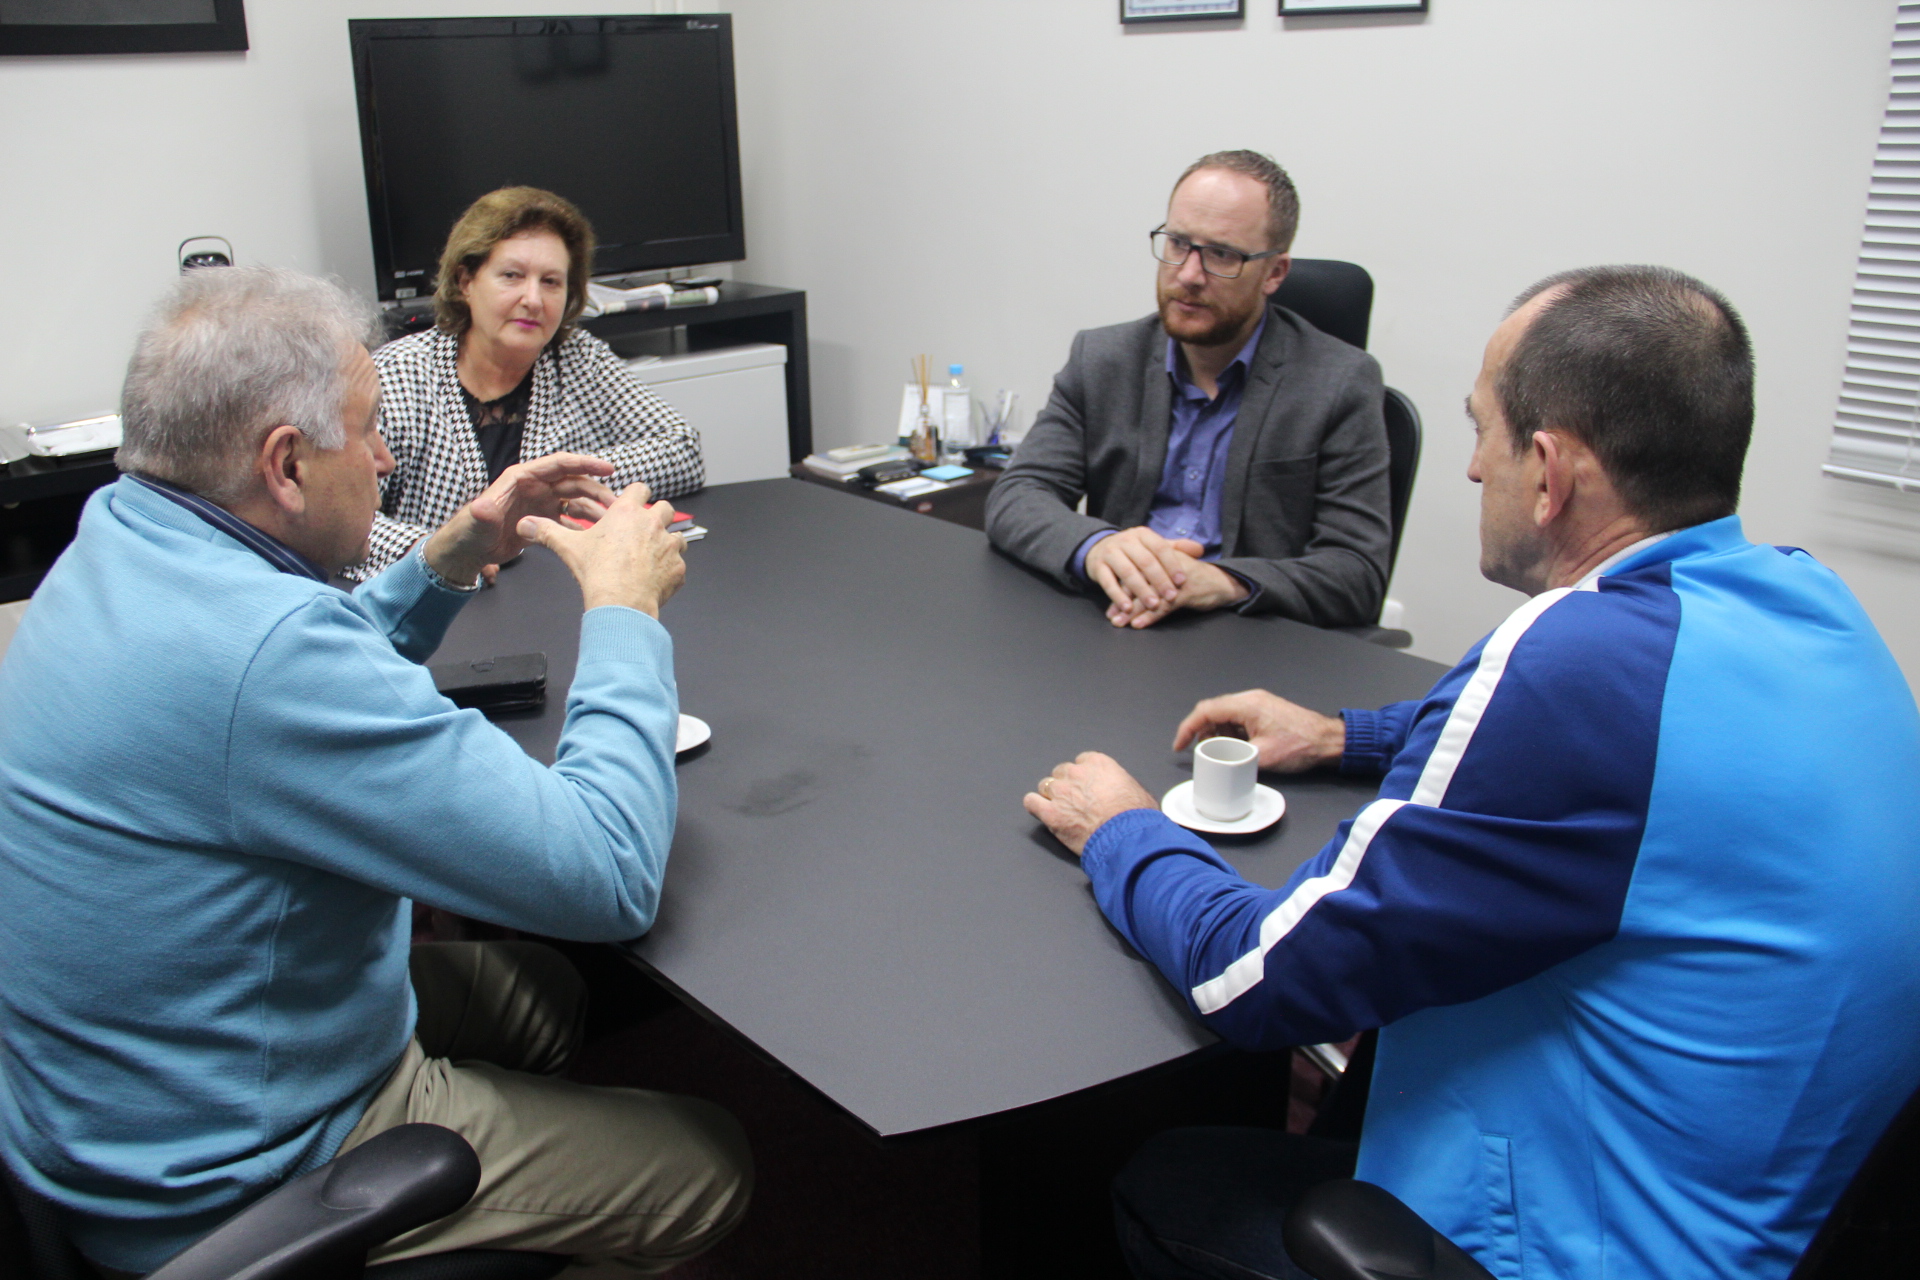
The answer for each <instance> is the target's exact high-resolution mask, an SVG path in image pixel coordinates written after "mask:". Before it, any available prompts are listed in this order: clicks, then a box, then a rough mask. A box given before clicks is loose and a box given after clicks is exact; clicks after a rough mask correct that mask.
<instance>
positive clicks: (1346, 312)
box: [1273, 258, 1373, 351]
mask: <svg viewBox="0 0 1920 1280" xmlns="http://www.w3.org/2000/svg"><path fill="white" fill-rule="evenodd" d="M1273 301H1274V302H1275V303H1277V304H1278V305H1280V306H1283V307H1285V308H1287V309H1288V310H1289V311H1292V312H1295V313H1297V314H1298V315H1299V316H1300V317H1301V318H1302V319H1304V320H1305V321H1306V322H1307V323H1308V324H1310V325H1312V326H1313V327H1314V328H1316V329H1318V330H1320V331H1321V332H1322V333H1330V334H1332V335H1333V336H1334V337H1336V338H1338V339H1340V340H1341V341H1342V342H1350V343H1352V344H1353V345H1354V346H1356V347H1359V348H1360V349H1361V350H1362V351H1364V350H1366V347H1367V325H1368V322H1369V321H1370V320H1372V318H1373V277H1372V276H1370V275H1368V274H1367V269H1366V268H1365V267H1362V266H1360V265H1358V264H1356V263H1352V262H1341V261H1339V260H1338V259H1335V258H1295V259H1294V260H1293V269H1292V270H1291V271H1289V272H1287V278H1286V279H1285V280H1282V281H1281V282H1280V287H1279V288H1278V289H1275V290H1274V291H1273Z"/></svg>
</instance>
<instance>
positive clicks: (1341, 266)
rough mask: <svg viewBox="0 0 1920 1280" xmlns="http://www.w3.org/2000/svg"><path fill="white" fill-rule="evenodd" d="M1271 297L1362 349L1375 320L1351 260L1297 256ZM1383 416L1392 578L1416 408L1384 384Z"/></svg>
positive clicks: (1409, 484)
mask: <svg viewBox="0 0 1920 1280" xmlns="http://www.w3.org/2000/svg"><path fill="white" fill-rule="evenodd" d="M1273 301H1274V302H1275V303H1277V304H1278V305H1280V306H1283V307H1286V308H1288V309H1289V310H1291V311H1293V312H1295V313H1296V314H1298V315H1299V316H1300V318H1301V319H1303V320H1305V321H1306V322H1307V323H1308V324H1311V325H1312V326H1313V327H1314V328H1316V329H1318V330H1320V331H1321V332H1322V333H1329V334H1332V335H1333V336H1334V337H1336V338H1338V339H1340V340H1341V341H1342V342H1350V343H1352V344H1353V345H1354V346H1356V347H1359V348H1360V349H1361V350H1363V351H1364V350H1365V349H1366V346H1367V329H1368V326H1369V325H1370V323H1371V322H1372V319H1373V277H1372V276H1370V275H1368V274H1367V269H1366V268H1365V267H1363V266H1360V265H1359V264H1358V263H1354V262H1341V261H1339V260H1337V259H1334V258H1295V259H1294V260H1293V269H1292V270H1290V271H1289V272H1287V278H1286V279H1285V280H1282V281H1281V282H1280V287H1279V288H1278V289H1275V290H1274V291H1273ZM1382 409H1383V411H1384V413H1385V415H1386V420H1387V514H1388V518H1389V521H1390V523H1391V525H1392V534H1391V537H1392V541H1391V542H1390V543H1389V546H1388V551H1387V578H1388V580H1389V581H1391V580H1392V578H1393V567H1394V564H1395V563H1396V562H1397V561H1398V560H1399V559H1400V534H1401V531H1402V530H1403V529H1405V528H1406V524H1407V504H1408V503H1409V502H1410V501H1412V499H1413V481H1414V477H1415V476H1416V475H1418V474H1419V471H1420V411H1419V410H1418V409H1416V408H1414V407H1413V401H1412V400H1411V399H1409V398H1408V397H1407V394H1406V392H1404V391H1399V390H1396V389H1394V388H1393V387H1388V388H1387V394H1386V403H1385V404H1384V405H1383V406H1382ZM1338 630H1341V631H1345V632H1346V633H1347V634H1348V635H1353V636H1358V637H1360V638H1361V639H1362V640H1371V641H1372V642H1373V643H1374V644H1378V645H1385V646H1386V647H1387V648H1389V649H1404V648H1406V647H1407V646H1408V645H1410V644H1412V643H1413V636H1412V635H1410V634H1408V633H1407V632H1405V631H1401V630H1399V629H1398V628H1395V627H1380V626H1358V627H1340V628H1338Z"/></svg>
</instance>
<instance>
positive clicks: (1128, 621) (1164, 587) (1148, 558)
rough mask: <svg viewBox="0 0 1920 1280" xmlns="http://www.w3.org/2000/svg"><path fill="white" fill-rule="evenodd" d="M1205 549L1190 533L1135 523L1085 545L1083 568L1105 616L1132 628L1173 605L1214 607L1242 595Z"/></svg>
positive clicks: (1236, 582) (1237, 582)
mask: <svg viewBox="0 0 1920 1280" xmlns="http://www.w3.org/2000/svg"><path fill="white" fill-rule="evenodd" d="M1205 553H1206V548H1205V547H1203V546H1201V545H1200V544H1199V543H1197V542H1195V541H1193V540H1192V539H1191V538H1175V539H1172V540H1168V539H1166V538H1163V537H1161V536H1160V535H1159V534H1157V533H1155V532H1154V531H1153V530H1152V529H1149V528H1147V527H1146V526H1145V525H1139V526H1136V527H1134V528H1132V529H1122V530H1120V531H1119V532H1118V533H1114V534H1110V535H1108V536H1107V537H1104V538H1102V539H1100V541H1098V542H1096V543H1094V544H1093V546H1091V547H1089V548H1088V549H1087V559H1086V564H1085V569H1086V574H1087V577H1088V579H1089V580H1090V581H1092V582H1093V583H1094V584H1095V585H1096V586H1098V587H1099V588H1100V589H1101V590H1102V591H1104V592H1106V593H1107V600H1108V602H1109V603H1108V605H1107V621H1109V622H1111V623H1112V624H1113V625H1114V626H1116V627H1133V628H1135V629H1136V630H1137V629H1139V628H1141V627H1150V626H1152V625H1153V624H1154V623H1156V622H1158V621H1160V619H1162V618H1164V617H1166V616H1167V615H1168V614H1170V613H1172V612H1173V611H1174V610H1175V609H1201V610H1205V609H1218V608H1221V607H1222V606H1224V605H1230V604H1238V603H1239V602H1240V601H1242V600H1245V599H1246V598H1247V588H1246V585H1245V584H1244V583H1242V582H1241V581H1240V579H1238V578H1236V577H1234V576H1233V575H1232V574H1230V573H1228V572H1227V571H1226V570H1225V569H1222V568H1221V567H1220V566H1219V565H1217V564H1209V563H1207V562H1206V561H1205V560H1202V559H1201V558H1200V557H1201V556H1202V555H1204V554H1205Z"/></svg>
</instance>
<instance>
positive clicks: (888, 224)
mask: <svg viewBox="0 0 1920 1280" xmlns="http://www.w3.org/2000/svg"><path fill="white" fill-rule="evenodd" d="M733 7H734V11H735V14H736V23H737V26H738V29H739V32H740V35H739V38H738V40H739V58H740V67H741V83H742V90H741V92H742V106H743V116H744V118H745V119H747V120H748V121H750V122H751V131H750V134H749V138H748V143H749V148H750V149H749V153H748V156H747V159H748V161H749V178H748V195H749V217H750V234H751V240H750V250H751V253H752V258H751V261H750V262H749V263H748V264H747V266H746V267H744V268H743V269H742V272H741V274H742V275H744V276H746V277H747V278H751V279H764V280H769V281H778V282H780V283H784V284H792V285H797V286H801V287H804V288H806V289H807V290H809V299H810V305H809V313H810V315H809V320H810V325H811V329H812V335H813V339H814V360H815V368H816V370H817V373H816V376H815V393H814V415H815V423H816V428H815V430H816V434H817V435H818V436H819V438H820V439H821V440H822V441H823V442H825V443H832V444H840V443H849V442H852V441H855V440H862V439H876V438H879V437H881V436H883V435H884V434H886V432H887V430H888V429H889V426H890V423H891V421H892V414H893V412H894V407H895V405H896V404H897V396H898V391H897V385H898V383H899V382H900V381H901V380H902V379H903V378H904V376H905V374H906V370H907V360H908V358H909V356H910V355H911V354H912V353H914V352H916V351H922V350H924V351H929V352H931V353H932V354H933V356H934V359H935V361H936V363H937V364H941V365H944V364H946V363H947V362H949V361H961V362H964V363H965V364H967V366H968V368H969V374H970V380H971V381H972V382H973V383H974V385H975V386H976V387H977V388H980V389H983V390H985V391H986V392H987V393H988V394H992V392H993V391H994V390H996V389H998V388H999V387H1003V386H1006V387H1014V388H1017V389H1018V390H1020V392H1021V393H1022V396H1023V398H1024V399H1025V401H1026V402H1027V403H1028V404H1029V405H1034V404H1036V403H1037V402H1038V401H1039V400H1040V399H1041V398H1043V397H1044V395H1045V393H1046V390H1047V387H1048V384H1049V380H1050V378H1051V375H1052V373H1053V371H1054V370H1055V369H1056V368H1057V367H1058V366H1059V363H1060V361H1061V360H1062V359H1063V358H1064V356H1065V353H1066V346H1067V340H1068V338H1069V336H1070V335H1071V333H1072V332H1073V331H1074V330H1075V329H1078V328H1081V327H1084V326H1088V325H1096V324H1106V323H1111V322H1114V321H1117V320H1121V319H1125V318H1128V317H1131V316H1135V315H1139V314H1143V313H1145V312H1146V311H1148V310H1150V309H1151V292H1150V290H1151V271H1150V266H1151V264H1150V262H1149V260H1148V257H1147V249H1146V233H1147V231H1148V230H1149V229H1150V228H1151V227H1153V226H1154V225H1155V223H1157V222H1158V221H1159V220H1160V216H1161V213H1162V210H1163V209H1164V207H1165V201H1166V194H1167V187H1168V186H1169V185H1170V183H1171V182H1172V180H1173V178H1174V177H1175V176H1176V175H1177V174H1178V173H1179V171H1180V169H1181V168H1182V167H1183V166H1184V165H1185V164H1186V163H1187V162H1188V161H1189V160H1191V159H1192V158H1194V157H1195V156H1197V155H1199V154H1201V153H1203V152H1205V151H1209V150H1213V149H1216V148H1223V147H1234V146H1249V147H1255V148H1258V149H1261V150H1265V151H1269V152H1271V153H1272V154H1274V155H1275V156H1277V157H1278V158H1280V160H1281V161H1282V163H1284V164H1285V165H1287V166H1288V168H1289V169H1290V170H1291V171H1292V173H1293V175H1294V177H1295V179H1296V181H1297V183H1298V184H1299V186H1300V189H1301V192H1302V198H1303V202H1304V206H1305V213H1304V217H1303V220H1302V225H1301V232H1300V238H1299V241H1298V243H1297V245H1296V252H1297V253H1299V254H1301V255H1303V256H1311V257H1333V258H1347V259H1351V260H1353V261H1357V262H1360V263H1362V264H1364V265H1365V266H1367V268H1368V269H1369V270H1370V271H1372V272H1373V274H1374V277H1375V280H1376V283H1377V286H1378V295H1377V299H1376V302H1375V309H1374V325H1373V337H1372V342H1371V346H1372V349H1373V351H1374V352H1375V354H1377V355H1378V356H1379V358H1380V360H1381V363H1382V365H1383V366H1384V367H1385V370H1386V374H1387V379H1388V381H1389V382H1390V383H1392V384H1394V385H1396V386H1398V387H1400V388H1402V389H1403V390H1405V391H1407V392H1408V393H1409V394H1410V395H1412V396H1413V398H1414V400H1415V402H1416V403H1417V404H1419V406H1420V407H1421V409H1422V412H1423V414H1424V416H1425V418H1426V424H1427V429H1428V436H1427V448H1426V454H1425V458H1424V460H1423V467H1422V473H1421V477H1420V482H1419V484H1418V486H1417V488H1416V490H1415V494H1414V500H1413V509H1412V513H1411V515H1410V518H1409V523H1408V533H1407V540H1406V544H1405V546H1404V548H1403V550H1402V552H1401V559H1400V566H1399V571H1398V574H1397V578H1396V581H1395V584H1394V590H1393V594H1394V595H1395V596H1396V597H1397V598H1399V599H1401V600H1403V601H1404V602H1405V603H1406V604H1407V606H1408V623H1409V625H1410V626H1411V628H1412V630H1413V632H1414V634H1415V637H1416V652H1420V653H1423V654H1426V655H1428V656H1432V657H1436V658H1443V659H1446V660H1451V659H1452V658H1453V657H1455V656H1457V655H1458V653H1459V652H1460V650H1461V649H1462V648H1463V647H1464V646H1466V645H1467V644H1468V643H1470V642H1471V641H1472V640H1473V639H1474V638H1475V637H1477V636H1478V635H1480V634H1481V633H1483V632H1484V631H1485V630H1486V629H1487V628H1489V627H1490V626H1492V625H1493V624H1494V623H1495V622H1497V621H1498V619H1499V618H1500V617H1502V616H1504V614H1505V613H1506V612H1507V611H1508V610H1509V609H1511V608H1512V606H1513V605H1514V604H1515V603H1516V602H1517V597H1516V596H1514V595H1513V594H1512V593H1511V592H1508V591H1506V590H1504V589H1501V588H1498V587H1494V586H1492V585H1490V584H1487V583H1485V582H1483V581H1481V580H1480V579H1479V577H1478V575H1477V573H1476V572H1475V567H1474V566H1475V556H1474V548H1475V542H1476V528H1477V524H1476V521H1477V492H1476V490H1475V489H1474V488H1473V486H1471V485H1469V484H1467V483H1466V481H1465V480H1464V478H1463V473H1464V470H1465V467H1466V461H1467V453H1468V430H1467V427H1466V424H1465V419H1464V417H1463V415H1462V414H1461V412H1460V409H1459V405H1460V402H1461V398H1462V397H1463V396H1464V394H1465V392H1466V390H1467V388H1468V386H1469V384H1470V383H1471V381H1472V377H1473V374H1474V371H1475V369H1476V368H1477V367H1478V363H1479V358H1480V349H1481V345H1482V343H1483V342H1484V340H1485V338H1486V336H1487V334H1488V332H1489V331H1490V330H1491V329H1492V327H1493V325H1494V324H1495V323H1496V322H1497V320H1498V318H1499V316H1500V313H1501V310H1502V308H1503V305H1504V303H1505V302H1506V300H1507V299H1509V298H1510V297H1511V296H1512V295H1513V294H1514V293H1516V292H1517V291H1519V290H1520V289H1521V288H1522V287H1523V286H1525V285H1527V284H1528V283H1530V282H1531V281H1532V280H1534V279H1537V278H1538V277H1540V276H1542V275H1545V274H1547V273H1548V272H1550V271H1554V270H1559V269H1561V268H1565V267H1570V266H1577V265H1585V264H1590V263H1596V262H1608V261H1640V262H1661V263H1668V264H1671V265H1674V266H1677V267H1680V268H1682V269H1683V270H1687V271H1690V272H1693V273H1695V274H1697V275H1699V276H1701V277H1703V278H1704V279H1706V280H1708V281H1710V282H1712V283H1714V284H1717V285H1719V286H1720V287H1721V288H1723V289H1725V290H1726V291H1727V292H1728V293H1729V294H1730V296H1731V297H1732V298H1733V299H1734V301H1735V303H1736V304H1737V305H1739V306H1740V307H1741V308H1742V309H1743V311H1744V312H1745V314H1746V316H1747V318H1748V321H1749V323H1750V324H1751V326H1752V328H1753V330H1754V334H1755V338H1756V343H1757V347H1758V354H1759V364H1760V415H1759V423H1758V428H1757V432H1756V439H1755V445H1754V450H1753V455H1752V461H1751V462H1750V464H1749V467H1748V473H1747V474H1748V479H1747V490H1746V502H1745V506H1744V512H1745V515H1746V517H1747V522H1748V525H1749V530H1750V533H1751V534H1752V535H1753V536H1755V537H1757V538H1765V539H1771V540H1774V541H1780V542H1787V543H1794V544H1798V545H1805V546H1807V547H1809V549H1812V550H1814V551H1815V552H1816V554H1820V555H1821V556H1822V557H1823V558H1826V559H1827V560H1828V561H1829V562H1830V563H1833V564H1835V565H1836V566H1837V567H1839V568H1840V569H1841V570H1842V571H1843V572H1844V573H1846V574H1847V576H1848V577H1849V579H1850V580H1851V581H1853V582H1854V584H1855V586H1856V589H1857V590H1859V591H1860V593H1861V594H1862V596H1863V597H1865V598H1866V600H1867V602H1868V605H1869V607H1870V608H1871V609H1872V610H1873V611H1874V613H1875V614H1876V616H1877V617H1878V618H1879V619H1880V621H1881V623H1882V625H1883V627H1884V628H1885V629H1886V630H1887V632H1888V634H1889V638H1890V639H1891V640H1892V641H1893V642H1894V643H1895V645H1896V647H1897V648H1898V650H1899V651H1900V652H1901V654H1902V657H1903V658H1904V660H1905V662H1906V664H1907V670H1908V673H1909V676H1910V678H1911V677H1912V676H1913V675H1915V674H1920V610H1916V609H1915V607H1914V606H1913V605H1912V604H1911V603H1910V601H1911V600H1912V598H1913V597H1914V595H1915V592H1914V587H1915V585H1916V565H1915V563H1914V562H1913V560H1912V559H1911V558H1910V557H1912V556H1913V555H1914V554H1915V550H1914V549H1915V548H1920V537H1914V536H1897V535H1896V536H1887V535H1886V532H1885V531H1884V530H1881V531H1880V534H1881V536H1879V538H1878V543H1879V545H1880V547H1881V550H1880V551H1879V552H1872V553H1870V552H1867V551H1863V550H1857V549H1856V548H1855V544H1856V543H1858V542H1860V541H1862V540H1863V539H1862V537H1860V536H1856V535H1858V534H1860V533H1861V529H1851V530H1850V529H1849V527H1848V526H1849V525H1850V524H1851V525H1861V526H1862V528H1878V526H1876V525H1873V524H1872V523H1871V522H1864V523H1863V522H1861V521H1858V520H1855V519H1853V518H1852V517H1850V516H1848V515H1847V514H1846V513H1847V512H1849V511H1853V510H1855V509H1857V508H1859V507H1861V506H1862V505H1863V504H1864V505H1865V506H1866V508H1867V509H1868V510H1869V511H1870V512H1871V513H1872V514H1873V515H1874V516H1876V517H1881V516H1886V515H1888V514H1892V515H1894V516H1896V517H1904V516H1905V515H1906V513H1907V512H1909V511H1910V510H1912V505H1913V504H1912V500H1911V499H1894V500H1893V501H1892V502H1890V503H1888V502H1880V501H1878V499H1879V497H1880V495H1872V494H1868V495H1861V494H1859V493H1856V492H1848V493H1840V492H1838V491H1839V490H1841V489H1843V488H1844V486H1842V485H1841V484H1840V482H1836V481H1828V480H1823V479H1821V478H1820V477H1819V475H1818V469H1819V465H1820V462H1821V461H1822V459H1823V458H1824V455H1825V448H1826V445H1825V440H1826V433H1827V424H1828V422H1829V420H1830V415H1831V412H1832V409H1833V404H1834V397H1835V394H1836V392H1837V389H1838V385H1839V373H1840V368H1841V363H1842V359H1843V348H1844V338H1845V324H1846V308H1847V297H1848V290H1849V286H1850V279H1851V271H1852V265H1853V259H1854V255H1855V253H1856V251H1857V248H1858V238H1859V232H1860V225H1861V219H1862V213H1863V210H1864V207H1865V192H1866V183H1867V174H1868V168H1869V165H1870V162H1871V157H1872V152H1873V144H1874V137H1875V131H1876V128H1877V121H1878V114H1879V112H1880V110H1881V108H1882V106H1883V104H1884V101H1885V93H1886V84H1887V48H1888V42H1889V39H1890V36H1891V32H1892V23H1893V13H1894V6H1893V3H1892V0H1827V2H1826V3H1822V4H1820V5H1818V6H1812V5H1807V4H1804V3H1800V2H1798V0H1687V3H1684V4H1675V3H1673V2H1672V0H1611V2H1610V3H1605V4H1594V3H1591V2H1590V0H1433V12H1432V14H1431V15H1429V16H1428V17H1427V18H1425V19H1424V20H1421V19H1409V18H1404V17H1393V18H1383V17H1368V18H1346V19H1336V18H1317V19H1294V20H1290V21H1283V20H1281V19H1280V18H1278V17H1277V16H1275V15H1274V14H1273V12H1272V8H1273V6H1272V4H1271V0H1251V3H1249V5H1248V9H1249V12H1250V14H1252V15H1253V16H1250V17H1249V18H1248V19H1247V20H1246V22H1245V23H1244V24H1240V25H1233V24H1228V25H1220V26H1209V27H1203V28H1191V27H1190V28H1181V27H1175V26H1167V27H1160V28H1145V29H1142V28H1134V29H1128V30H1123V29H1122V28H1120V27H1119V25H1118V24H1117V23H1116V22H1115V20H1114V9H1115V6H1114V4H1113V0H1057V2H1055V3H1048V4H1037V3H1034V2H1033V0H970V3H967V4H964V5H951V4H903V3H900V2H899V0H811V2H810V3H807V4H804V5H795V4H791V3H787V2H786V0H736V3H735V4H734V6H733ZM1912 523H1913V522H1912V521H1911V520H1909V521H1908V525H1909V526H1910V525H1911V524H1912ZM1904 532H1905V534H1912V533H1914V532H1915V531H1914V530H1913V529H1912V528H1910V527H1908V528H1905V530H1904ZM1889 550H1891V551H1893V552H1894V553H1895V554H1891V555H1889V554H1886V553H1887V552H1888V551H1889Z"/></svg>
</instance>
